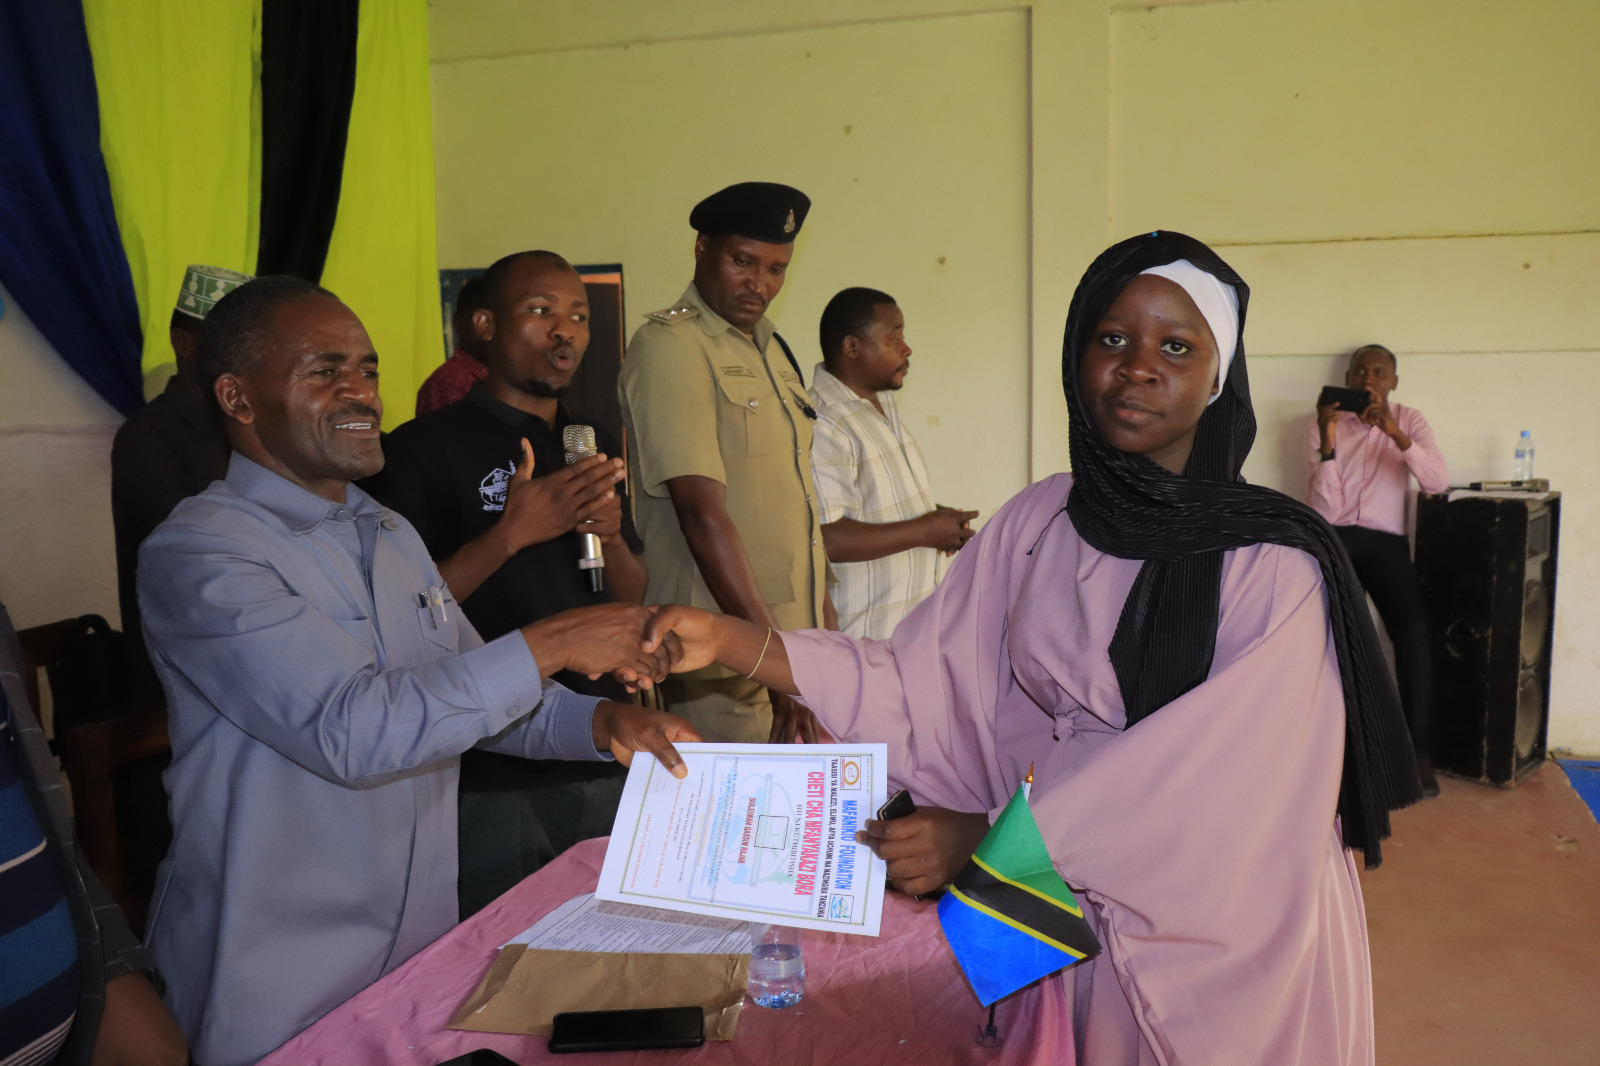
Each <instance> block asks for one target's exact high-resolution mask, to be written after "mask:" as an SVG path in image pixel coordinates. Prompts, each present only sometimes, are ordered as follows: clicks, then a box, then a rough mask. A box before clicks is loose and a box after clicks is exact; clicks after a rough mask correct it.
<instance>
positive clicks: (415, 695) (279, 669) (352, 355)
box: [139, 278, 697, 1066]
mask: <svg viewBox="0 0 1600 1066" xmlns="http://www.w3.org/2000/svg"><path fill="white" fill-rule="evenodd" d="M198 359H199V362H200V365H201V370H202V373H203V374H204V375H205V376H206V380H207V381H209V382H211V383H212V389H213V393H214V395H215V396H216V398H217V400H218V402H219V403H220V405H221V407H222V410H223V413H224V415H225V416H226V417H225V422H226V425H227V428H228V432H229V437H230V441H231V443H232V445H233V448H234V455H233V457H232V461H231V464H230V466H229V469H228V475H227V478H226V479H225V480H224V481H222V482H218V483H215V484H213V485H212V486H211V487H210V488H208V489H207V490H206V491H205V492H203V493H201V494H200V495H199V496H196V497H193V498H191V499H189V500H186V501H185V502H184V503H182V504H180V505H179V507H178V508H177V509H176V510H175V511H174V512H173V514H172V516H171V517H170V518H169V519H168V520H167V521H166V522H165V523H164V524H163V525H162V526H160V527H159V528H158V529H157V530H156V532H155V533H154V534H153V535H152V536H151V537H150V538H149V539H148V540H147V541H146V542H145V544H144V547H143V548H142V550H141V551H140V556H139V559H140V562H139V598H140V605H141V609H142V611H143V615H144V624H145V631H146V634H147V637H148V642H149V646H150V649H151V653H152V660H153V661H154V663H155V667H156V670H157V673H158V674H159V675H160V677H161V681H162V684H163V685H164V686H165V688H166V692H167V698H168V710H169V716H170V723H171V732H172V746H173V761H172V767H171V769H169V770H168V771H167V787H168V790H169V792H170V794H171V800H172V813H173V821H174V829H175V832H174V838H173V843H172V850H171V851H170V852H169V854H168V856H167V858H166V861H165V862H164V864H163V866H162V870H161V874H160V878H159V881H158V886H157V898H156V900H155V902H154V904H153V907H152V917H151V923H150V926H151V928H150V944H151V947H152V948H153V949H154V951H155V954H156V958H157V959H158V961H159V962H160V964H161V967H162V970H163V972H164V974H165V976H166V978H167V982H168V999H169V1002H170V1005H171V1007H172V1009H173V1013H174V1014H175V1015H176V1017H177V1018H178V1021H179V1024H180V1026H181V1027H182V1028H183V1030H184V1033H185V1035H186V1036H187V1037H188V1038H189V1042H190V1044H191V1046H192V1048H193V1052H194V1056H195V1059H196V1061H198V1062H201V1063H205V1064H208V1066H232V1064H236V1063H249V1062H254V1061H255V1060H256V1059H258V1058H260V1057H261V1056H263V1055H265V1054H266V1053H267V1052H269V1051H271V1050H272V1049H273V1048H274V1047H276V1046H277V1045H279V1044H280V1043H282V1042H283V1041H285V1040H287V1039H288V1038H289V1037H291V1036H293V1035H294V1034H295V1033H297V1032H299V1031H300V1030H301V1029H303V1028H305V1027H306V1026H307V1025H310V1024H311V1023H312V1022H313V1021H315V1020H316V1019H317V1018H318V1017H320V1016H321V1015H323V1014H324V1013H326V1012H327V1011H329V1010H331V1009H332V1008H333V1007H335V1006H337V1005H338V1004H339V1003H341V1002H343V1001H344V1000H345V999H347V998H349V997H350V996H351V995H353V994H355V993H356V992H359V991H360V990H361V989H362V988H364V987H366V986H367V985H368V984H370V983H371V982H373V981H375V980H376V979H377V978H379V977H381V976H382V975H383V974H385V973H387V972H389V971H390V970H392V969H394V968H395V967H396V966H398V965H399V964H400V963H402V962H404V961H405V960H406V959H407V958H408V957H410V956H411V955H412V954H414V953H415V952H416V951H417V950H418V949H420V948H422V947H423V946H425V945H426V944H428V943H429V942H430V941H432V940H433V939H435V938H436V937H438V936H439V935H440V934H442V933H444V932H445V931H446V930H448V929H449V928H450V927H451V926H452V925H453V924H454V923H455V918H456V885H455V881H456V809H455V808H456V777H457V772H458V769H457V768H458V763H459V756H460V754H461V752H463V751H465V750H466V749H467V748H469V747H474V746H476V747H481V748H488V749H491V750H494V751H499V752H504V753H508V754H514V755H522V756H527V757H530V758H566V759H601V758H608V757H610V756H608V755H604V754H601V751H603V750H605V749H607V748H609V749H610V750H611V751H614V752H616V753H617V754H618V755H619V756H621V757H623V758H624V759H626V758H627V757H629V755H630V753H631V751H634V750H649V751H653V752H655V753H656V754H657V757H659V758H661V760H662V762H663V763H666V764H667V765H668V766H671V767H675V768H676V772H678V773H680V774H681V773H682V770H681V768H678V767H677V764H678V762H679V759H678V756H677V753H676V752H675V751H674V750H673V748H672V745H671V741H672V740H673V739H697V738H696V737H695V735H694V733H693V731H692V730H690V729H689V728H688V726H687V724H686V723H683V722H682V721H681V720H679V719H675V718H672V717H671V716H668V715H661V714H655V713H652V712H648V711H645V710H643V709H642V708H638V707H634V706H632V705H628V704H619V703H611V702H608V701H604V700H596V699H594V698H592V697H585V696H579V695H576V694H575V693H572V692H570V691H568V690H567V689H565V688H562V687H561V686H560V685H557V684H554V683H551V682H547V681H544V680H543V679H544V678H546V677H548V676H549V675H550V674H551V673H553V672H555V671H557V670H560V669H576V670H580V671H582V672H585V673H595V674H598V673H600V672H607V671H612V670H619V671H620V672H621V676H623V677H624V678H625V679H635V680H639V681H640V683H646V682H647V681H648V679H649V678H650V677H652V676H659V675H660V674H661V673H663V672H664V659H663V658H662V657H660V656H659V655H658V656H648V655H645V654H644V653H643V652H641V651H640V650H639V640H640V635H641V633H642V629H643V623H644V619H645V617H647V616H646V614H645V612H644V611H643V609H642V608H635V607H629V606H626V605H618V604H611V605H606V606H604V607H597V608H587V609H584V610H582V611H574V612H568V613H566V614H564V615H557V616H554V617H553V618H550V619H546V620H544V621H543V622H540V623H536V624H535V625H533V626H529V627H526V628H525V629H523V630H521V631H518V632H513V633H509V634H507V635H505V636H504V637H501V638H500V639H498V640H494V641H492V642H490V643H488V644H485V643H483V641H482V640H480V639H479V637H478V635H477V633H476V632H475V631H474V630H473V628H472V626H471V625H470V624H469V623H468V622H467V621H466V620H465V619H464V618H463V617H462V614H461V612H460V610H459V609H458V607H457V605H456V603H455V601H454V599H453V598H452V597H451V596H450V593H449V590H448V589H447V588H445V586H444V583H443V581H442V579H441V578H440V576H439V572H438V570H437V569H436V568H435V566H434V564H433V562H432V560H430V559H429V557H428V553H427V550H426V549H425V548H424V547H423V544H422V541H421V539H420V538H419V537H418V536H417V534H416V533H415V531H413V530H412V528H411V526H410V525H409V524H408V523H407V522H406V521H405V519H403V518H401V517H400V516H399V515H397V514H395V513H394V512H392V511H389V510H387V509H385V508H384V507H382V506H381V505H379V504H378V503H377V502H376V501H374V500H373V499H372V498H371V497H369V496H367V495H366V494H365V493H364V492H362V491H361V490H359V489H357V488H356V487H354V486H353V485H350V484H349V481H350V480H352V479H353V478H354V477H357V476H364V475H365V474H369V473H373V472H375V471H376V469H377V467H378V466H381V464H382V458H381V452H380V451H379V450H378V442H377V436H378V423H379V417H380V411H381V405H380V401H379V399H378V395H377V380H376V379H377V373H376V364H377V356H376V355H375V354H374V353H373V350H372V344H371V341H370V340H368V339H367V335H366V331H365V330H364V329H363V328H362V326H361V323H360V322H359V321H358V320H357V319H356V317H355V316H354V315H353V314H351V312H350V311H349V310H348V309H347V308H345V307H344V305H343V304H341V303H340V302H339V301H338V300H337V299H335V298H334V297H333V296H332V295H331V294H328V293H326V292H324V291H323V290H321V289H318V288H316V287H315V286H312V285H309V284H308V283H305V282H300V281H296V280H294V279H288V278H265V279H260V280H258V281H255V282H252V283H251V284H250V285H247V286H245V287H243V288H241V289H239V290H238V291H237V292H235V293H233V294H230V295H229V296H228V297H227V298H226V299H224V300H223V301H222V302H221V303H219V304H218V305H217V308H216V309H215V310H214V311H213V312H212V315H211V317H210V318H208V320H207V323H206V326H205V328H204V331H203V332H202V334H201V339H200V349H199V353H198ZM535 711H537V713H533V712H535Z"/></svg>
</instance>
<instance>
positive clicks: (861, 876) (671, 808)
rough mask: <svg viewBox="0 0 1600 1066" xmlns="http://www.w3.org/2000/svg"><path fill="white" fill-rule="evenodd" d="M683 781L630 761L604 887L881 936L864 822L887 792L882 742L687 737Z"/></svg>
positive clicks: (670, 905)
mask: <svg viewBox="0 0 1600 1066" xmlns="http://www.w3.org/2000/svg"><path fill="white" fill-rule="evenodd" d="M677 747H678V751H679V752H680V753H682V755H683V758H684V762H685V763H686V764H687V766H688V769H689V776H688V777H687V778H685V779H684V780H682V781H680V780H678V779H677V778H675V777H673V776H672V775H671V774H670V773H668V772H667V771H666V770H665V769H664V768H662V766H661V763H660V762H658V761H657V760H655V759H652V758H648V757H641V758H637V759H635V760H634V761H633V765H632V767H631V768H630V769H629V771H628V780H627V784H626V785H625V786H624V788H623V792H622V804H621V806H620V807H619V808H618V809H617V820H616V823H615V824H614V825H613V826H612V829H611V843H610V845H609V846H608V847H607V848H606V861H605V866H604V867H603V868H602V870H601V872H600V885H599V887H598V888H597V889H596V890H595V896H596V897H597V898H599V899H602V900H609V901H612V902H616V903H632V904H637V905H640V906H645V907H662V908H666V909H668V910H675V911H687V912H689V913H691V914H705V915H710V916H712V917H717V918H738V919H741V920H743V921H750V922H771V923H777V924H782V925H793V926H800V927H802V928H805V929H818V930H822V931H824V932H830V933H860V934H863V935H866V936H877V935H878V924H879V922H880V921H881V920H882V916H883V885H884V866H883V861H882V860H881V859H879V858H877V857H876V856H875V855H873V854H872V851H871V850H870V849H869V848H867V847H865V846H863V845H861V844H857V843H856V840H855V835H856V830H857V829H859V828H860V827H861V825H862V823H863V822H865V821H866V820H867V819H868V818H870V817H873V816H874V813H875V812H876V811H877V809H878V807H879V805H880V804H882V803H883V802H884V800H886V799H887V798H888V770H887V766H886V764H887V754H888V752H887V748H886V746H885V745H883V744H755V745H746V744H679V745H678V746H677Z"/></svg>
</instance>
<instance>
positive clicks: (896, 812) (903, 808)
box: [878, 788, 917, 822]
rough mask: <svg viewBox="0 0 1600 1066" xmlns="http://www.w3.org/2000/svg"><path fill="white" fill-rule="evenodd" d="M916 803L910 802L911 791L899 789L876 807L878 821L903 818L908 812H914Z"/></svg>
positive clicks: (915, 811)
mask: <svg viewBox="0 0 1600 1066" xmlns="http://www.w3.org/2000/svg"><path fill="white" fill-rule="evenodd" d="M916 813H917V805H916V804H915V803H912V802H911V793H909V792H907V791H906V790H905V789H903V788H902V789H900V790H898V791H897V792H895V794H894V795H892V796H890V797H889V798H888V799H887V800H885V801H884V804H883V806H882V807H879V808H878V821H880V822H892V821H894V820H895V819H896V818H904V817H905V816H906V815H908V814H916Z"/></svg>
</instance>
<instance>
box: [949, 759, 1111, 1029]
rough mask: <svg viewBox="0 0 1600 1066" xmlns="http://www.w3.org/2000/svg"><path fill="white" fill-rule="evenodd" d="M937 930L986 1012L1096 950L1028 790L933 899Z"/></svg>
mask: <svg viewBox="0 0 1600 1066" xmlns="http://www.w3.org/2000/svg"><path fill="white" fill-rule="evenodd" d="M939 924H940V925H941V926H943V927H944V935H945V939H946V940H948V941H950V947H951V949H952V950H954V951H955V953H956V961H957V962H959V963H961V969H962V970H963V971H964V972H965V973H966V975H967V981H968V982H969V983H970V984H971V985H972V990H973V991H974V992H976V993H977V994H978V1000H979V1002H981V1003H982V1004H983V1005H984V1006H986V1007H987V1006H989V1005H990V1004H992V1003H994V1002H995V1001H996V1000H998V999H1000V998H1001V997H1003V996H1009V995H1010V994H1011V993H1013V992H1015V991H1016V990H1017V989H1019V988H1022V987H1023V986H1025V985H1030V984H1032V983H1033V982H1035V981H1037V980H1039V978H1041V977H1046V976H1048V975H1050V974H1052V973H1055V972H1056V971H1057V970H1062V969H1065V968H1066V967H1068V966H1072V965H1074V964H1076V963H1080V962H1082V961H1083V960H1084V959H1087V958H1089V957H1090V956H1092V955H1094V954H1096V953H1097V952H1098V951H1099V950H1100V941H1099V940H1097V939H1096V938H1095V935H1094V932H1093V931H1092V930H1091V929H1090V928H1089V923H1088V922H1086V921H1085V920H1084V917H1083V909H1082V908H1081V907H1080V906H1079V905H1078V901H1077V900H1076V899H1075V898H1074V897H1073V895H1072V890H1071V889H1070V888H1068V887H1067V883H1066V882H1065V881H1063V880H1061V877H1060V875H1058V874H1057V873H1056V871H1055V867H1054V866H1052V865H1051V863H1050V853H1049V852H1048V851H1046V850H1045V846H1044V838H1043V837H1041V836H1040V835H1039V826H1038V824H1037V823H1035V822H1034V820H1033V813H1032V812H1031V811H1029V810H1028V786H1027V785H1023V786H1022V787H1021V788H1019V789H1017V793H1016V795H1014V796H1012V797H1011V802H1010V803H1008V804H1006V809H1005V810H1003V811H1001V812H1000V817H999V818H997V819H995V823H994V825H993V826H991V827H990V828H989V832H988V835H986V836H985V837H984V838H983V842H982V843H981V844H979V845H978V849H977V851H975V852H973V855H972V861H971V862H969V863H967V865H966V867H965V868H963V869H962V871H961V872H960V873H959V874H957V875H956V879H955V881H954V883H952V884H951V885H950V888H949V891H947V892H946V893H945V894H944V896H943V898H941V899H940V900H939Z"/></svg>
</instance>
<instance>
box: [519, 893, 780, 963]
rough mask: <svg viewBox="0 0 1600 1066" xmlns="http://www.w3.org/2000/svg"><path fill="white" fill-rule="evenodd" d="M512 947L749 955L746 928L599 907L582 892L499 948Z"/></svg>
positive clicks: (655, 911) (656, 911) (652, 910)
mask: <svg viewBox="0 0 1600 1066" xmlns="http://www.w3.org/2000/svg"><path fill="white" fill-rule="evenodd" d="M512 944H526V945H528V947H530V948H538V949H542V950H545V951H621V952H631V953H637V954H658V955H659V954H669V955H741V954H745V953H748V952H749V950H750V923H749V922H743V921H734V920H732V919H728V918H708V917H706V916H704V915H701V914H682V913H679V912H677V911H665V910H661V909H660V908H658V907H634V906H630V905H629V904H626V903H604V902H602V901H600V900H597V899H595V898H594V893H593V892H585V893H584V894H583V895H581V896H573V897H572V898H571V899H569V900H567V901H566V902H565V903H563V904H562V905H561V906H559V907H557V908H556V909H555V910H553V911H551V912H550V913H549V914H547V915H545V916H544V917H543V918H540V919H539V921H538V924H536V925H534V926H533V927H532V928H531V929H526V930H524V931H523V932H522V933H521V934H519V935H518V936H516V937H514V938H512V939H511V940H509V941H507V942H506V943H504V944H502V945H501V947H510V946H511V945H512Z"/></svg>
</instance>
